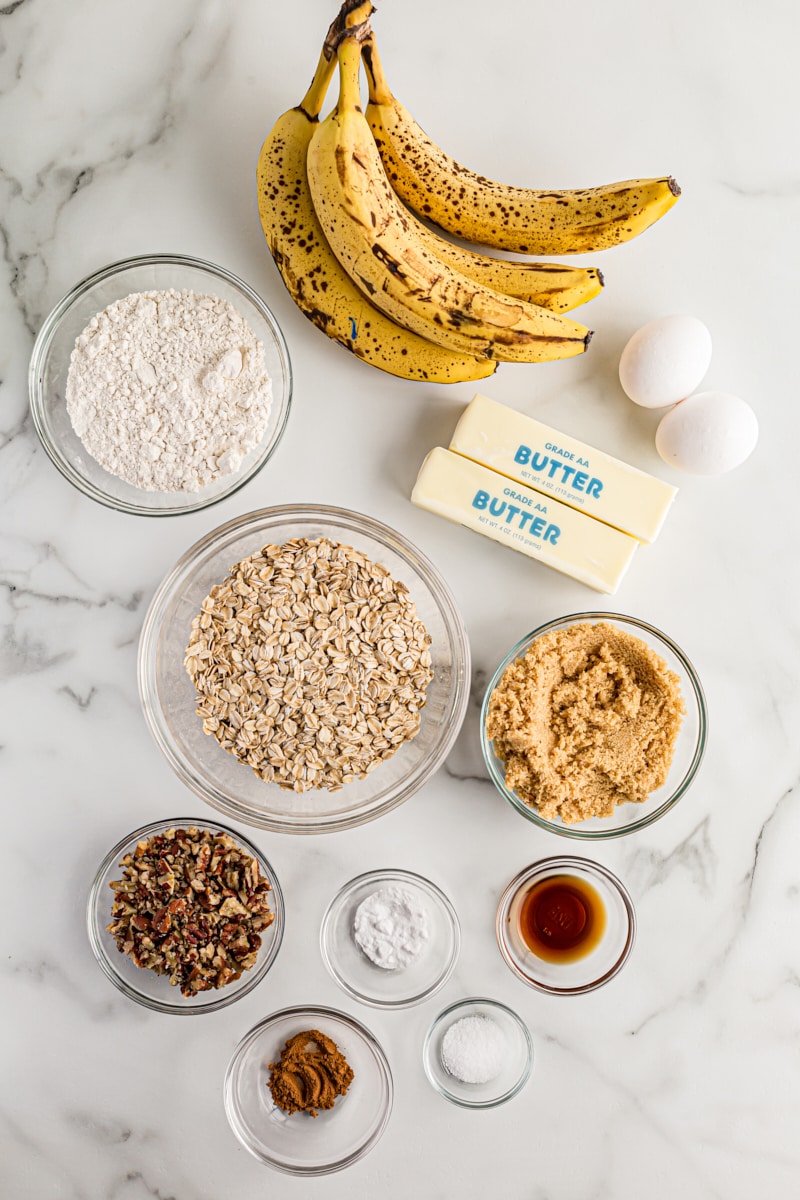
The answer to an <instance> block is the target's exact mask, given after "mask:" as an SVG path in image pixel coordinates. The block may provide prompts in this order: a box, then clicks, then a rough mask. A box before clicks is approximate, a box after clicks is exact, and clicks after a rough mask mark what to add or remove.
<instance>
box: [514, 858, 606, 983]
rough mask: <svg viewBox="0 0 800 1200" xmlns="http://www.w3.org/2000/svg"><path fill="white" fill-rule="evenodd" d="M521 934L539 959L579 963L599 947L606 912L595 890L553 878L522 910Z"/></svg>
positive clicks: (542, 882) (528, 896)
mask: <svg viewBox="0 0 800 1200" xmlns="http://www.w3.org/2000/svg"><path fill="white" fill-rule="evenodd" d="M518 921H519V932H520V936H521V937H522V940H523V941H524V942H525V945H526V946H527V947H528V949H529V950H530V951H531V953H533V954H535V955H536V956H537V958H541V959H544V960H545V961H546V962H552V963H570V962H577V961H578V960H579V959H581V958H585V957H586V956H587V955H588V954H591V952H592V951H593V950H594V949H596V947H597V946H598V945H599V944H600V942H601V940H602V937H603V934H604V932H605V928H606V908H605V904H604V903H603V900H602V898H601V896H600V894H599V892H598V891H597V889H596V888H594V887H592V885H591V884H590V883H587V882H586V880H584V879H579V878H578V877H577V876H575V875H550V876H549V877H548V878H547V879H542V880H540V881H539V882H538V883H535V884H534V885H533V887H531V888H530V889H529V891H528V892H527V894H526V895H525V897H524V898H523V900H522V904H521V906H520V909H519V917H518Z"/></svg>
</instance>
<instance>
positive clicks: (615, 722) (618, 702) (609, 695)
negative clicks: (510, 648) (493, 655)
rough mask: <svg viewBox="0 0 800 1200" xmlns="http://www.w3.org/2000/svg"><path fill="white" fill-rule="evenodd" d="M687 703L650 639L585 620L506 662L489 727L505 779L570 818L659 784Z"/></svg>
mask: <svg viewBox="0 0 800 1200" xmlns="http://www.w3.org/2000/svg"><path fill="white" fill-rule="evenodd" d="M685 711H686V710H685V706H684V703H683V697H682V696H681V691H680V680H679V678H678V676H677V675H676V674H675V672H674V671H671V670H670V669H669V668H668V667H667V664H666V663H665V662H664V660H663V659H661V658H659V656H658V655H657V654H656V653H655V652H654V651H653V650H651V649H650V647H649V646H647V645H646V644H645V643H644V642H643V641H641V640H640V639H639V638H637V637H633V636H632V635H631V634H629V633H626V632H625V631H624V630H622V629H618V628H617V627H616V626H615V625H611V624H609V623H608V622H605V621H600V622H598V623H597V624H595V625H592V624H590V623H588V622H586V623H583V624H580V625H573V626H571V627H570V628H568V629H560V630H554V631H552V632H551V633H546V634H543V635H542V637H540V638H537V639H536V641H535V642H534V643H533V644H532V645H531V647H530V648H529V649H528V651H527V652H526V653H525V654H524V655H523V656H522V657H521V658H518V659H516V661H514V662H513V663H510V664H509V666H508V667H507V668H506V670H505V672H504V673H503V677H502V678H501V680H500V682H499V684H498V685H497V687H496V688H495V690H494V692H493V693H492V696H491V698H490V701H489V710H488V714H487V718H486V733H487V735H488V737H489V738H491V739H492V741H493V742H494V749H495V753H496V754H497V755H498V757H499V758H500V759H501V760H502V762H503V765H504V767H505V782H506V787H508V788H509V789H510V790H512V791H514V792H516V793H517V795H518V796H519V797H520V799H521V800H523V801H524V802H525V804H528V805H530V806H531V807H533V808H535V809H537V811H538V812H539V814H540V815H541V816H542V817H544V818H546V819H547V820H555V819H556V818H558V817H560V818H561V820H562V821H564V822H565V823H567V824H569V823H572V822H574V821H585V820H588V819H589V818H590V817H608V816H610V815H611V814H612V813H613V811H614V808H615V806H616V805H617V804H624V803H626V802H634V803H641V802H642V801H643V800H646V799H647V797H648V796H649V795H650V793H651V792H653V791H655V790H656V789H657V788H659V787H661V785H662V784H663V783H664V782H665V780H666V778H667V775H668V774H669V768H670V763H671V762H672V756H673V753H674V750H675V743H676V741H677V737H678V733H679V731H680V727H681V719H682V716H683V714H684V712H685Z"/></svg>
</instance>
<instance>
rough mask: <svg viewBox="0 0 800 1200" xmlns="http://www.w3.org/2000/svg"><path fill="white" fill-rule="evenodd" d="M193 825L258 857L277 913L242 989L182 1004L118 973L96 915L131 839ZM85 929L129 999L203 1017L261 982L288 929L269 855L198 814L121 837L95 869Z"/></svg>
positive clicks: (174, 1013) (106, 970)
mask: <svg viewBox="0 0 800 1200" xmlns="http://www.w3.org/2000/svg"><path fill="white" fill-rule="evenodd" d="M192 826H194V827H195V828H197V829H211V830H212V832H213V831H217V830H218V831H219V832H221V833H227V834H228V835H229V836H230V837H231V838H233V840H234V841H235V842H236V843H237V845H240V846H241V848H242V849H244V850H246V851H247V853H248V854H250V855H252V857H253V858H255V859H256V861H257V862H258V865H259V868H260V869H261V870H262V871H263V872H264V873H265V874H266V875H267V877H268V879H269V883H270V892H271V896H272V901H273V902H271V903H270V908H271V910H272V912H273V913H274V915H275V919H274V921H273V922H272V924H271V925H270V926H268V928H269V929H273V930H274V933H273V934H272V942H271V944H270V946H269V948H268V949H267V951H266V953H265V954H264V958H263V961H262V962H256V965H255V967H254V968H253V970H252V971H248V972H243V975H247V976H248V978H247V979H246V981H245V983H244V984H243V985H242V986H241V987H240V988H238V989H237V990H236V991H234V992H232V993H230V994H229V995H226V994H225V988H221V989H219V992H218V993H217V994H216V995H215V996H214V999H211V998H209V1000H208V1001H207V1002H205V1003H203V1004H195V1005H181V1004H173V1003H171V1002H170V1001H167V1000H158V999H156V998H155V997H153V996H147V995H145V993H143V992H140V991H139V990H138V989H137V988H135V987H133V986H132V985H131V984H130V983H128V981H127V980H125V979H124V978H123V977H122V975H120V974H119V972H118V971H117V970H116V969H115V959H114V958H112V956H111V955H110V954H109V953H108V952H107V950H106V948H105V946H104V943H103V938H102V933H104V932H105V930H104V929H103V930H101V929H100V928H98V926H97V924H96V922H95V919H94V915H95V908H96V904H97V900H98V898H99V893H100V888H101V887H102V884H103V879H104V877H105V875H106V873H107V872H108V871H109V869H110V868H111V866H112V864H113V862H114V860H115V859H116V858H117V857H118V856H119V855H120V854H121V853H122V851H123V850H125V848H126V847H128V846H130V845H131V843H132V842H138V841H140V840H141V839H142V838H143V837H147V836H150V835H152V834H154V833H156V832H158V831H159V830H164V829H172V828H175V829H186V828H189V827H192ZM86 928H87V932H88V935H89V944H90V946H91V948H92V953H93V954H94V957H95V959H96V961H97V963H98V966H99V967H100V969H101V970H102V972H103V974H104V975H105V976H106V978H107V979H110V980H111V982H112V983H113V984H114V986H115V987H117V988H118V989H119V990H120V991H121V992H122V993H123V994H124V995H125V996H127V997H128V999H129V1000H135V1001H136V1003H137V1004H141V1005H143V1007H144V1008H149V1009H152V1011H154V1012H162V1013H168V1014H170V1015H172V1016H179V1017H194V1016H201V1015H203V1014H204V1013H209V1012H218V1011H220V1010H221V1009H223V1008H228V1007H229V1005H231V1004H233V1003H235V1001H237V1000H240V999H241V998H242V996H247V995H249V993H250V992H252V991H253V989H254V988H255V987H257V986H258V984H259V983H260V982H261V980H262V979H263V978H264V976H265V975H266V974H267V972H268V971H269V970H270V969H271V967H272V966H273V964H274V962H275V959H276V958H277V956H278V951H279V950H280V948H281V944H282V942H283V935H284V931H285V928H286V907H285V903H284V898H283V890H282V888H281V885H280V881H279V879H278V876H277V875H276V874H275V869H274V867H273V866H272V863H271V862H270V861H269V859H268V858H267V857H266V855H265V854H264V853H263V852H262V851H261V850H259V848H258V846H256V845H254V843H253V842H251V841H250V839H249V838H248V837H246V836H245V835H244V834H242V833H239V832H238V830H236V829H231V828H230V827H229V826H227V825H224V824H223V823H222V822H221V821H213V822H212V821H204V820H202V819H198V818H197V817H176V818H174V819H172V818H170V819H168V820H159V821H149V822H148V823H147V825H142V826H141V828H139V829H135V830H134V831H133V832H132V833H130V834H128V836H127V837H124V838H122V839H121V840H120V841H119V842H117V844H116V845H115V846H114V847H113V848H112V849H111V850H109V852H108V853H107V854H106V855H105V857H104V858H103V860H102V862H101V863H100V866H99V867H98V869H97V871H96V872H95V876H94V879H93V880H92V883H91V886H90V888H89V894H88V897H87V901H86ZM148 974H152V972H148ZM240 978H241V977H240ZM178 994H180V993H178Z"/></svg>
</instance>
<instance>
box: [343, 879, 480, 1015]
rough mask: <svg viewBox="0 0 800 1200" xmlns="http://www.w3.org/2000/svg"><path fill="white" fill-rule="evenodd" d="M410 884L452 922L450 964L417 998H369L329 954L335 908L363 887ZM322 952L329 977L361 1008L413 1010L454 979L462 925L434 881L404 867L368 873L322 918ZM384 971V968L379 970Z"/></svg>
mask: <svg viewBox="0 0 800 1200" xmlns="http://www.w3.org/2000/svg"><path fill="white" fill-rule="evenodd" d="M395 881H400V882H407V883H411V884H412V885H416V886H417V887H421V889H422V890H423V891H426V892H428V893H429V894H431V895H432V896H433V898H434V899H435V900H436V902H437V903H438V904H439V905H440V907H441V909H442V911H443V912H444V913H445V914H446V916H447V918H448V919H449V923H450V928H451V930H452V935H453V946H452V950H451V952H450V956H449V958H448V960H447V961H446V962H445V964H444V967H443V969H442V970H441V972H440V973H439V975H438V976H437V978H436V980H435V981H434V983H433V984H431V985H430V986H429V987H427V988H425V989H423V991H421V992H418V993H416V994H415V995H413V996H410V997H407V998H404V999H401V1000H384V999H382V998H381V997H378V996H375V997H373V996H367V995H366V994H365V993H364V992H361V991H360V990H359V989H358V988H356V987H354V986H353V985H352V984H350V983H349V982H348V981H347V979H345V977H344V975H342V973H341V972H340V971H338V970H337V968H336V966H335V965H334V963H333V961H332V959H331V956H330V954H329V951H328V946H327V942H326V934H327V933H328V932H329V930H330V928H331V923H332V915H333V910H334V908H335V907H336V906H337V905H339V904H340V902H341V901H342V900H343V899H344V898H345V897H346V896H347V895H348V893H350V892H353V891H355V890H356V889H357V888H359V887H361V886H362V885H363V884H365V883H368V882H374V883H376V884H380V883H385V882H395ZM319 949H320V954H321V956H322V961H323V962H324V964H325V966H326V968H327V970H328V974H329V975H330V976H331V978H332V979H333V981H334V982H335V983H336V984H338V986H339V987H340V988H341V989H342V991H343V992H345V993H346V994H347V995H348V996H350V997H351V998H352V999H353V1000H357V1001H358V1002H359V1003H360V1004H367V1005H369V1007H370V1008H379V1009H395V1008H413V1007H414V1005H415V1004H421V1003H422V1002H423V1001H424V1000H429V999H430V998H431V996H435V995H436V993H437V992H438V991H440V990H441V989H442V988H443V987H444V985H445V984H446V983H447V981H448V979H449V978H450V976H451V975H452V973H453V971H454V969H455V965H456V963H457V962H458V956H459V954H460V953H461V923H460V921H459V919H458V914H457V913H456V910H455V908H454V907H453V904H452V901H451V900H450V899H449V898H448V896H447V895H446V894H445V893H444V892H443V891H442V889H441V888H440V887H439V886H438V885H437V884H435V883H433V881H432V880H430V879H427V878H426V877H425V876H424V875H420V874H419V873H418V872H416V871H407V870H404V869H403V868H400V867H380V868H376V869H375V870H372V871H364V872H363V874H361V875H355V876H354V877H353V878H352V879H350V880H349V881H348V882H347V883H345V884H343V886H342V887H340V888H339V890H338V891H337V892H336V894H335V895H334V896H333V897H332V899H331V901H330V903H329V904H328V907H327V908H326V909H325V913H324V915H323V917H322V922H321V924H320V930H319ZM379 969H380V968H379Z"/></svg>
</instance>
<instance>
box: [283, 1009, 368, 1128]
mask: <svg viewBox="0 0 800 1200" xmlns="http://www.w3.org/2000/svg"><path fill="white" fill-rule="evenodd" d="M270 1070H271V1072H272V1074H271V1076H270V1079H269V1084H268V1087H269V1090H270V1092H271V1093H272V1099H273V1100H274V1101H275V1103H276V1105H277V1106H278V1108H282V1109H283V1111H284V1112H286V1113H295V1112H307V1113H309V1114H310V1115H311V1116H312V1117H315V1116H316V1115H317V1110H318V1109H320V1108H333V1104H334V1101H335V1099H336V1097H337V1096H343V1095H344V1094H345V1092H346V1091H347V1089H348V1088H349V1086H350V1084H351V1083H352V1082H353V1069H352V1067H351V1066H349V1064H348V1062H347V1059H346V1058H345V1056H344V1055H343V1054H342V1052H341V1051H340V1050H339V1047H338V1046H337V1045H336V1043H335V1042H334V1041H333V1040H332V1039H331V1038H329V1037H326V1035H325V1034H324V1033H320V1031H319V1030H318V1029H307V1030H306V1031H305V1032H304V1033H296V1034H295V1035H294V1037H291V1038H289V1040H288V1042H287V1043H286V1045H285V1046H284V1048H283V1050H281V1057H280V1060H279V1061H278V1062H274V1063H270Z"/></svg>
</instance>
